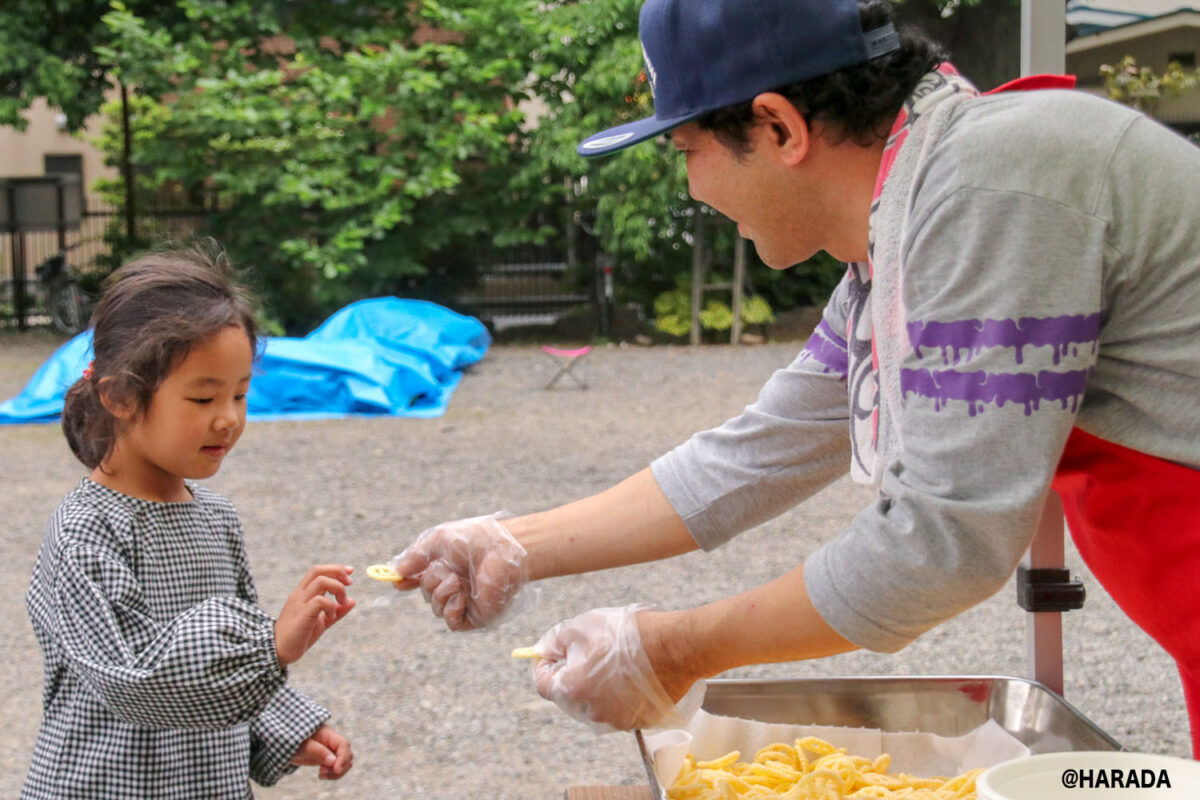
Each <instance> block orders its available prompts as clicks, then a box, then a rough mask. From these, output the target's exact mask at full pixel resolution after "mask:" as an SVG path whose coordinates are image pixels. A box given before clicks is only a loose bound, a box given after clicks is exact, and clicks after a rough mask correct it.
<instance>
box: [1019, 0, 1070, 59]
mask: <svg viewBox="0 0 1200 800" xmlns="http://www.w3.org/2000/svg"><path fill="white" fill-rule="evenodd" d="M1066 71H1067V5H1066V3H1065V2H1063V0H1021V74H1022V75H1047V74H1048V75H1061V74H1062V73H1064V72H1066Z"/></svg>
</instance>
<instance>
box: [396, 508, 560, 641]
mask: <svg viewBox="0 0 1200 800" xmlns="http://www.w3.org/2000/svg"><path fill="white" fill-rule="evenodd" d="M508 516H509V514H507V513H506V512H498V513H496V514H489V515H487V516H484V517H470V518H469V519H460V520H458V521H456V522H443V523H442V524H440V525H436V526H434V527H432V528H429V529H428V530H426V531H423V532H422V533H421V535H420V536H418V537H417V539H416V541H415V542H413V543H412V544H411V545H409V547H408V549H407V550H405V551H404V552H403V553H400V554H399V555H398V556H396V557H395V558H393V559H392V560H391V561H390V562H389V565H390V566H391V567H392V569H394V570H395V571H396V572H398V573H399V574H401V575H403V576H404V579H403V580H401V581H398V582H397V583H396V587H397V588H398V589H401V590H409V589H416V588H417V587H420V589H421V594H422V595H424V597H425V599H426V601H428V602H429V605H430V606H431V607H432V608H433V613H434V614H435V615H437V616H439V617H442V618H443V619H444V620H445V621H446V627H447V628H449V629H450V630H452V631H462V630H473V629H476V628H483V627H486V626H489V625H496V624H498V623H500V622H503V621H504V620H505V619H508V618H509V617H511V616H513V615H515V614H517V613H519V612H521V611H523V610H524V609H526V608H532V607H533V606H535V605H537V598H538V590H536V589H534V588H532V587H531V586H529V567H528V565H527V564H526V559H527V555H528V554H527V553H526V552H525V548H524V547H522V546H521V545H520V544H519V543H518V542H517V540H516V539H514V538H513V536H512V534H511V533H509V532H508V529H507V528H505V527H504V525H502V524H501V522H500V520H501V519H503V518H505V517H508Z"/></svg>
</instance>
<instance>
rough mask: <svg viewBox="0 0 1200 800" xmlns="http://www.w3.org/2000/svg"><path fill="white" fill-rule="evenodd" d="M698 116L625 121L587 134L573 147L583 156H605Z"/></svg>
mask: <svg viewBox="0 0 1200 800" xmlns="http://www.w3.org/2000/svg"><path fill="white" fill-rule="evenodd" d="M699 116H700V113H696V114H688V115H686V116H683V117H674V118H672V119H659V118H658V117H647V118H646V119H639V120H637V121H636V122H627V123H625V124H624V125H618V126H617V127H615V128H609V129H608V130H606V131H601V132H600V133H597V134H593V135H592V136H589V137H588V138H586V139H584V140H583V141H582V142H580V143H579V146H578V147H576V148H575V152H577V153H579V155H581V156H583V157H584V158H597V157H599V156H606V155H609V154H610V153H615V152H617V151H618V150H624V149H625V148H626V147H629V146H631V145H635V144H637V143H638V142H644V141H646V140H647V139H653V138H654V137H655V136H659V135H661V134H664V133H666V132H667V131H670V130H674V129H675V128H678V127H679V126H680V125H683V124H685V123H688V122H691V121H692V120H694V119H696V117H699Z"/></svg>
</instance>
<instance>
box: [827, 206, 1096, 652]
mask: <svg viewBox="0 0 1200 800" xmlns="http://www.w3.org/2000/svg"><path fill="white" fill-rule="evenodd" d="M1105 235H1106V224H1105V223H1104V221H1103V220H1101V219H1098V218H1096V217H1092V216H1090V215H1088V214H1086V213H1084V212H1082V211H1080V210H1078V209H1075V208H1072V207H1070V206H1068V205H1065V204H1062V203H1059V202H1055V201H1051V200H1046V199H1042V198H1039V197H1036V196H1033V195H1031V194H1027V193H1018V192H1010V191H985V190H979V189H967V188H964V189H959V190H957V191H956V192H954V193H951V194H950V195H948V196H947V197H946V199H945V200H944V201H942V202H940V203H939V204H938V205H937V206H936V207H935V208H934V209H932V210H931V211H930V212H929V213H928V214H927V215H926V216H925V218H924V220H923V221H922V220H921V219H920V218H917V224H916V225H915V226H914V233H913V234H912V235H911V237H910V239H909V247H908V250H907V252H906V253H905V260H904V264H905V272H904V274H903V279H902V283H901V286H902V293H903V302H904V309H905V319H904V329H905V331H906V335H907V342H906V343H905V344H904V346H903V348H902V350H903V352H904V356H903V357H902V359H901V363H900V364H899V367H900V389H901V394H902V396H903V402H902V404H901V407H900V408H899V409H891V410H890V411H889V415H890V418H891V419H890V423H891V424H893V425H895V426H896V427H895V432H896V433H897V434H898V437H899V443H900V444H899V449H898V455H897V456H895V457H894V458H893V459H892V460H891V461H890V462H889V463H888V464H887V465H886V468H885V470H884V473H883V476H882V482H881V487H880V496H879V500H878V502H876V503H875V504H873V505H872V506H870V507H868V508H866V509H864V510H863V511H862V512H861V513H860V514H859V515H858V516H857V517H856V518H855V520H854V521H853V522H852V523H851V525H850V527H849V529H848V530H846V531H844V532H843V533H842V534H841V535H840V536H839V537H838V538H836V539H835V540H833V541H832V542H829V543H827V544H826V545H824V546H823V547H821V548H820V549H818V550H817V551H816V552H815V553H814V554H813V555H812V557H811V558H809V559H808V561H807V562H806V564H805V579H806V584H807V587H808V591H809V595H810V596H811V597H812V600H813V603H814V605H815V606H816V608H817V610H818V612H819V613H820V614H821V616H822V617H823V618H824V619H825V620H826V621H827V622H828V623H829V624H830V625H832V627H833V628H834V629H835V630H837V631H838V632H839V633H840V634H841V635H842V636H844V637H846V638H847V639H849V640H850V641H852V642H854V643H855V644H858V645H860V646H862V647H866V648H869V649H872V650H878V651H894V650H898V649H900V648H901V647H903V646H904V645H905V644H907V643H908V642H910V641H911V640H912V639H914V638H916V637H917V636H918V635H920V634H921V633H922V632H923V631H925V630H927V629H928V628H931V627H933V626H934V625H936V624H937V623H939V622H941V621H943V620H945V619H948V618H950V617H952V616H954V615H955V614H957V613H959V612H961V611H963V610H965V609H967V608H969V607H970V606H972V605H974V604H976V603H978V602H980V601H982V600H984V599H985V598H987V597H989V596H990V595H992V594H994V593H995V592H996V591H997V590H998V589H1000V587H1001V586H1003V584H1004V582H1005V581H1006V580H1007V578H1008V576H1009V575H1011V574H1012V571H1013V570H1014V569H1015V568H1016V565H1017V563H1018V562H1019V561H1020V558H1021V555H1022V554H1023V553H1024V551H1025V549H1026V547H1027V546H1028V544H1029V542H1030V540H1031V539H1032V537H1033V534H1034V532H1035V530H1036V525H1037V520H1038V518H1039V515H1040V511H1041V507H1042V504H1043V502H1044V499H1045V496H1046V493H1047V491H1048V489H1049V486H1050V482H1051V480H1052V478H1053V475H1054V471H1055V468H1056V466H1057V464H1058V461H1059V458H1060V456H1061V453H1062V450H1063V447H1064V445H1065V442H1066V439H1067V436H1068V435H1069V434H1070V431H1071V428H1072V427H1073V425H1074V422H1075V417H1076V412H1077V410H1078V408H1079V404H1080V403H1081V401H1082V399H1083V395H1084V390H1085V388H1086V384H1087V378H1088V373H1089V370H1090V368H1091V367H1092V365H1093V364H1094V363H1095V362H1096V358H1097V349H1098V342H1099V338H1100V335H1101V334H1100V330H1101V318H1102V315H1101V310H1102V309H1101V306H1102V299H1101V298H1102V290H1101V273H1102V269H1103V263H1104V258H1105V255H1104V251H1105V247H1106V245H1105Z"/></svg>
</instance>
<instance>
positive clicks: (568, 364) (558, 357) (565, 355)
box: [542, 345, 592, 389]
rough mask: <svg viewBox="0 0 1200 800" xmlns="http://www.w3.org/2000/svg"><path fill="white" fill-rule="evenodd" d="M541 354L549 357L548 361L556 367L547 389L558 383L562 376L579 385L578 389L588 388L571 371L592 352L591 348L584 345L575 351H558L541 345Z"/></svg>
mask: <svg viewBox="0 0 1200 800" xmlns="http://www.w3.org/2000/svg"><path fill="white" fill-rule="evenodd" d="M542 352H543V353H545V354H546V355H547V356H549V358H550V360H551V361H553V362H554V364H555V366H557V367H558V372H556V373H554V377H552V378H551V379H550V382H549V383H547V384H546V388H547V389H550V388H552V387H553V386H554V384H556V383H558V380H559V378H561V377H562V376H563V375H570V376H571V379H572V380H573V381H575V382H576V383H577V384H579V388H580V389H586V388H588V387H587V384H586V383H584V382H583V379H582V378H580V377H579V376H578V375H576V374H575V373H574V372H573V370H574V369H575V366H576V365H577V364H579V362H580V361H582V360H583V357H584V356H586V355H587V354H588V353H590V352H592V348H591V346H589V345H584V346H583V347H580V348H579V349H577V350H560V349H559V348H557V347H549V346H547V345H542Z"/></svg>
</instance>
